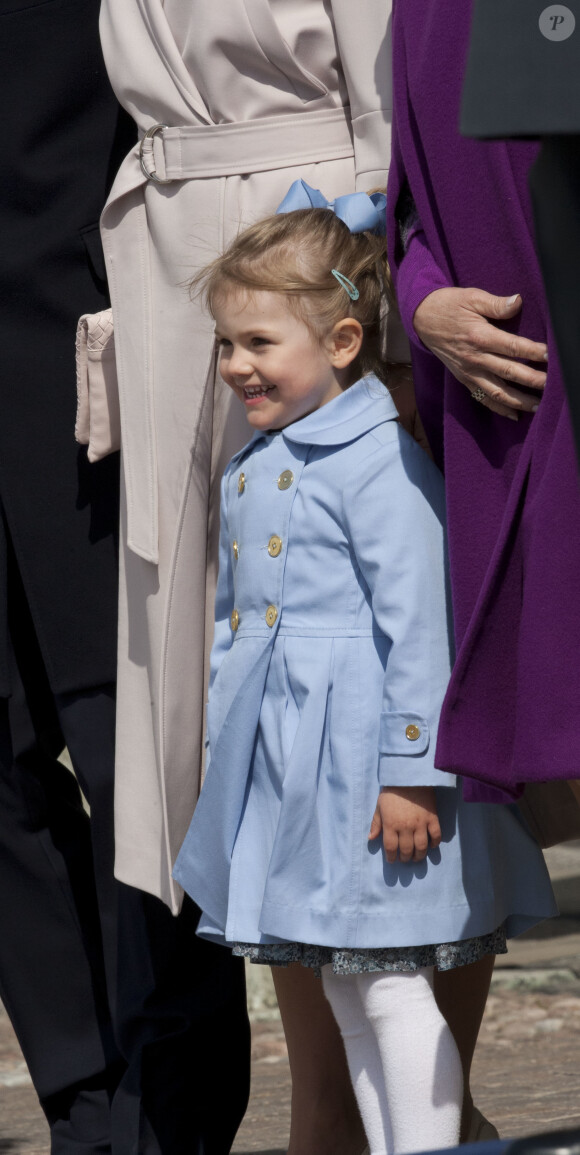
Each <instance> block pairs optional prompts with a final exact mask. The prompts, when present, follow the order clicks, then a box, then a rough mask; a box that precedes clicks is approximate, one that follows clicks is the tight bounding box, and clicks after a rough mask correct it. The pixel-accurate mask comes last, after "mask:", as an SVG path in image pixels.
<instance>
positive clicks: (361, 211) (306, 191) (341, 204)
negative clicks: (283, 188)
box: [276, 180, 387, 237]
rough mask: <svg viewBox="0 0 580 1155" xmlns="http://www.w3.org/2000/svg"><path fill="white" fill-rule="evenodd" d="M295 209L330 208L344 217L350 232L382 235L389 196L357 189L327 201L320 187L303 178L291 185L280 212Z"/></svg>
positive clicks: (385, 226)
mask: <svg viewBox="0 0 580 1155" xmlns="http://www.w3.org/2000/svg"><path fill="white" fill-rule="evenodd" d="M295 209H330V210H331V212H333V213H335V214H336V216H337V217H338V218H339V219H340V220H341V221H344V224H345V225H346V227H347V228H348V229H350V232H351V233H364V232H370V233H377V235H378V236H381V237H383V236H384V235H385V233H386V230H387V222H386V210H387V198H386V196H385V194H384V193H371V195H370V196H369V195H368V193H364V192H357V193H348V194H347V195H346V196H342V197H337V198H336V200H334V201H327V199H326V197H325V196H324V194H323V193H321V192H320V190H319V189H317V188H310V185H308V184H306V181H304V180H295V181H294V183H293V184H291V185H290V188H289V189H288V192H287V193H286V196H285V197H284V200H283V201H282V203H281V204H280V205H278V208H277V209H276V212H277V213H292V212H294V211H295Z"/></svg>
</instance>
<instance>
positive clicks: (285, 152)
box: [142, 107, 354, 181]
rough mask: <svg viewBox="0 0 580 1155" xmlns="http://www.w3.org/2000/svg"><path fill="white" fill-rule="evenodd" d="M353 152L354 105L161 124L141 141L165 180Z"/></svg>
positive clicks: (151, 166) (146, 158)
mask: <svg viewBox="0 0 580 1155" xmlns="http://www.w3.org/2000/svg"><path fill="white" fill-rule="evenodd" d="M150 131H152V130H150ZM353 153H354V148H353V138H352V127H351V121H350V110H349V109H348V108H343V107H340V108H329V109H324V110H319V111H317V112H306V113H300V114H298V115H295V114H292V115H291V116H268V117H264V118H263V119H261V120H247V121H237V122H235V123H233V124H199V125H197V124H196V125H183V126H180V127H173V126H159V128H158V130H157V131H156V132H155V134H154V135H152V136H150V137H148V138H147V139H143V140H142V157H143V164H144V169H145V170H147V171H148V172H149V173H151V171H154V172H155V175H156V176H157V178H158V179H161V180H165V181H172V180H189V179H192V178H196V179H198V180H199V179H203V178H211V177H214V178H215V177H220V176H240V175H243V174H244V173H253V172H268V171H270V170H272V169H278V168H290V167H293V166H296V165H302V164H308V163H312V162H316V161H326V160H339V159H341V158H343V157H344V158H347V157H351V156H353Z"/></svg>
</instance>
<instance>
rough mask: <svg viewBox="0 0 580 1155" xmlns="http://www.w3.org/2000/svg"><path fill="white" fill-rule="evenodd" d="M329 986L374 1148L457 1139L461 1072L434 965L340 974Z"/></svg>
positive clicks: (395, 1149) (392, 1154) (395, 1151)
mask: <svg viewBox="0 0 580 1155" xmlns="http://www.w3.org/2000/svg"><path fill="white" fill-rule="evenodd" d="M322 981H323V985H324V992H325V994H326V997H327V999H328V1001H329V1003H330V1005H331V1007H332V1010H333V1012H334V1017H335V1018H336V1021H337V1023H338V1025H339V1027H340V1032H341V1034H342V1037H343V1039H344V1046H345V1050H346V1057H347V1062H348V1067H349V1071H350V1077H351V1079H352V1084H353V1087H354V1092H355V1095H356V1098H357V1102H358V1105H359V1110H360V1113H361V1117H362V1121H363V1124H364V1128H365V1131H366V1135H367V1139H368V1142H369V1146H370V1151H371V1155H405V1153H407V1152H410V1151H425V1150H429V1149H430V1148H439V1147H453V1146H455V1144H456V1143H458V1142H459V1125H460V1120H461V1101H462V1095H463V1080H462V1074H461V1063H460V1059H459V1053H458V1050H457V1047H456V1045H455V1040H454V1039H453V1036H452V1034H451V1031H450V1030H449V1027H448V1026H447V1023H446V1022H445V1019H444V1018H443V1016H442V1015H441V1013H440V1011H439V1009H438V1007H437V1004H436V1002H435V997H434V995H433V968H432V967H426V968H423V969H422V970H418V971H414V972H412V973H410V974H402V973H399V972H396V973H390V972H385V971H381V972H379V973H377V974H371V973H365V974H352V975H335V974H333V972H332V966H331V965H328V966H324V967H323V968H322Z"/></svg>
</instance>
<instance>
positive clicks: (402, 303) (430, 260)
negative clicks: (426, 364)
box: [397, 232, 453, 352]
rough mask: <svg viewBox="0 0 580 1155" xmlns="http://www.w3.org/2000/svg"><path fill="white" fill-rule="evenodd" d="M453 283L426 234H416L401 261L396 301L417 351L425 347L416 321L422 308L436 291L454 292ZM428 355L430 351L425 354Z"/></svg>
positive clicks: (406, 329)
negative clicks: (415, 318) (440, 263)
mask: <svg viewBox="0 0 580 1155" xmlns="http://www.w3.org/2000/svg"><path fill="white" fill-rule="evenodd" d="M451 288H453V284H452V282H451V281H450V280H449V279H448V278H447V277H446V276H445V274H444V273H442V272H441V269H440V268H439V265H438V264H437V263H436V262H435V259H434V257H433V256H432V254H431V252H430V250H429V249H428V247H427V243H426V240H425V234H424V233H423V232H417V233H414V235H413V236H412V237H411V240H410V243H409V248H408V249H407V252H406V253H405V256H404V257H403V260H402V261H401V264H400V267H399V272H398V276H397V300H398V303H399V311H400V314H401V320H402V322H403V326H404V328H405V331H406V333H407V335H408V337H409V339H410V340H411V341H412V342H413V344H414V345H416V346H417V348H418V349H423V350H426V346H425V345H424V344H423V342H422V341H421V340H420V339H419V337H418V336H417V334H416V332H415V326H414V324H413V318H414V316H415V313H416V311H417V309H418V308H419V305H420V304H421V302H422V301H424V300H425V297H428V296H429V294H430V293H434V292H435V291H436V290H437V289H451ZM426 351H427V352H428V350H426Z"/></svg>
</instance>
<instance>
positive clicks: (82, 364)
mask: <svg viewBox="0 0 580 1155" xmlns="http://www.w3.org/2000/svg"><path fill="white" fill-rule="evenodd" d="M75 437H76V440H77V441H78V442H79V443H80V445H87V446H88V450H87V456H88V459H89V461H100V459H101V457H106V456H107V454H109V453H114V452H115V450H117V449H119V448H120V445H121V418H120V413H119V388H118V385H117V366H116V363H115V333H114V329H113V314H112V310H111V309H103V311H102V312H101V313H85V315H84V316H83V317H81V318H80V320H79V323H78V326H77V419H76V424H75Z"/></svg>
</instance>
